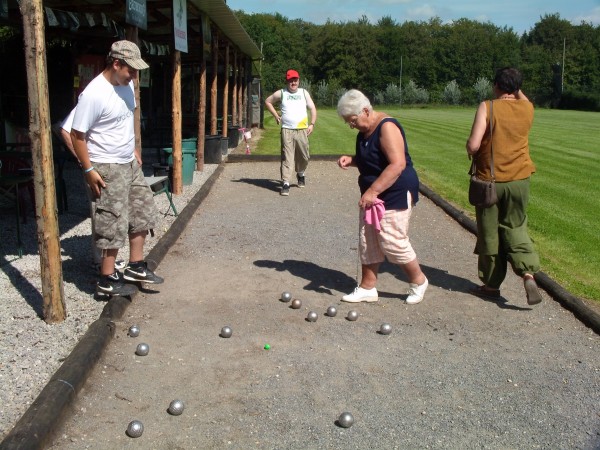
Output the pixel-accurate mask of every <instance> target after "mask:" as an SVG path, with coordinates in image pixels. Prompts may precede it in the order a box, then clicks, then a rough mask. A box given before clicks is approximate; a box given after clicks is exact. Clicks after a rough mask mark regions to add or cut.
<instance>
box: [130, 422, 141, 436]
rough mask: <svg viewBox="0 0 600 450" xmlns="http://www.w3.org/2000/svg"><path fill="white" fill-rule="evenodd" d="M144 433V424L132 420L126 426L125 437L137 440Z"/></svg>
mask: <svg viewBox="0 0 600 450" xmlns="http://www.w3.org/2000/svg"><path fill="white" fill-rule="evenodd" d="M143 432H144V424H143V423H142V422H140V421H139V420H132V421H131V422H129V425H127V436H129V437H132V438H139V437H140V436H141V435H142V433H143Z"/></svg>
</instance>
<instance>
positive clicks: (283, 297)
mask: <svg viewBox="0 0 600 450" xmlns="http://www.w3.org/2000/svg"><path fill="white" fill-rule="evenodd" d="M291 299H292V294H291V293H290V292H287V291H285V292H282V293H281V301H282V302H286V303H287V302H289V301H290V300H291Z"/></svg>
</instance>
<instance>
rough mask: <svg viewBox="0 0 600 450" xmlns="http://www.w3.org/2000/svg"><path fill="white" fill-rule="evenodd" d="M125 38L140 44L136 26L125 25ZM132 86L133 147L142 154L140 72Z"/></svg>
mask: <svg viewBox="0 0 600 450" xmlns="http://www.w3.org/2000/svg"><path fill="white" fill-rule="evenodd" d="M126 37H127V40H128V41H131V42H134V43H135V44H136V45H137V46H139V45H140V43H139V40H138V28H137V27H134V26H128V27H127V36H126ZM133 87H134V92H135V105H136V108H135V110H134V111H133V124H134V125H133V128H134V132H135V148H136V149H139V151H140V155H141V154H142V108H141V106H140V72H139V71H138V76H137V77H136V78H134V80H133Z"/></svg>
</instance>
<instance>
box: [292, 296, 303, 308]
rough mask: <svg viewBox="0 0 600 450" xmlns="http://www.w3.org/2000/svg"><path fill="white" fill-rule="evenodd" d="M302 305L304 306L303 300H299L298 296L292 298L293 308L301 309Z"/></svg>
mask: <svg viewBox="0 0 600 450" xmlns="http://www.w3.org/2000/svg"><path fill="white" fill-rule="evenodd" d="M301 307H302V300H299V299H297V298H295V299H294V300H292V308H293V309H300V308H301Z"/></svg>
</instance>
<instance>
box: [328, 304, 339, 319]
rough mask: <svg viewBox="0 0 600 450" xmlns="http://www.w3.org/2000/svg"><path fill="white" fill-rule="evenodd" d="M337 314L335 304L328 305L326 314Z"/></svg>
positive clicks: (332, 315) (333, 315)
mask: <svg viewBox="0 0 600 450" xmlns="http://www.w3.org/2000/svg"><path fill="white" fill-rule="evenodd" d="M336 314H337V308H336V307H335V306H330V307H329V308H327V315H328V316H329V317H335V316H336Z"/></svg>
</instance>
